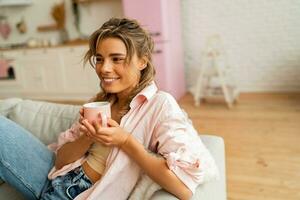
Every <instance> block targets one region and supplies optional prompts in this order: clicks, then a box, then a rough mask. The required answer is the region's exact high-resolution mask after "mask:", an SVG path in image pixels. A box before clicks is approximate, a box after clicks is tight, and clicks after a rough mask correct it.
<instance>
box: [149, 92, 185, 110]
mask: <svg viewBox="0 0 300 200" xmlns="http://www.w3.org/2000/svg"><path fill="white" fill-rule="evenodd" d="M151 101H153V102H154V103H155V104H157V105H160V108H161V109H163V110H166V111H168V113H169V114H170V113H173V112H174V113H177V112H181V108H180V106H179V105H178V103H177V101H176V99H175V98H174V97H173V96H172V95H171V94H169V93H168V92H165V91H161V90H159V91H157V92H156V94H155V95H154V96H153V98H151Z"/></svg>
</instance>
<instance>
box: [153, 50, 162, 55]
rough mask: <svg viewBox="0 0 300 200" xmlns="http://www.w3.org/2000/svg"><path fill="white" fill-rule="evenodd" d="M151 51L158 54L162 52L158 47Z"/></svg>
mask: <svg viewBox="0 0 300 200" xmlns="http://www.w3.org/2000/svg"><path fill="white" fill-rule="evenodd" d="M153 53H154V54H160V53H162V50H160V49H158V50H155V51H154V52H153Z"/></svg>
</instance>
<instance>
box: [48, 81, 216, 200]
mask: <svg viewBox="0 0 300 200" xmlns="http://www.w3.org/2000/svg"><path fill="white" fill-rule="evenodd" d="M120 126H121V127H122V128H124V129H125V130H126V131H128V132H129V133H131V134H132V135H133V136H134V137H135V138H136V139H137V140H138V141H139V142H140V143H142V144H143V145H144V146H145V147H147V148H148V149H150V150H151V151H153V152H156V153H159V154H161V155H162V156H163V157H164V158H165V159H166V161H167V165H168V167H169V169H170V170H172V171H173V172H174V173H175V174H176V176H177V177H178V178H179V179H180V180H181V181H182V182H183V183H184V184H185V185H186V186H187V187H188V188H189V189H190V190H191V191H192V192H193V193H194V192H195V189H196V187H197V186H198V185H199V184H201V183H203V182H205V181H208V180H210V179H212V178H215V177H216V176H218V170H217V167H216V165H215V162H214V160H213V158H212V156H211V155H210V153H209V152H208V150H207V149H206V147H205V146H204V145H203V143H202V141H201V139H200V137H199V136H198V133H197V131H196V130H195V129H194V127H193V125H192V123H191V121H190V120H189V119H188V118H187V115H186V113H185V112H184V111H183V110H182V109H181V108H180V107H179V105H178V104H177V102H176V100H175V99H174V98H173V97H172V96H171V95H170V94H168V93H166V92H162V91H158V89H157V87H156V85H155V83H152V84H151V85H149V86H147V87H146V88H145V89H144V90H142V91H141V92H140V93H139V94H138V95H136V96H135V97H134V99H133V100H132V102H131V103H130V110H129V112H128V113H127V114H126V115H125V116H124V117H123V118H122V119H121V122H120ZM78 127H79V125H78V123H77V124H74V125H73V126H72V127H71V128H70V129H68V130H67V131H65V132H63V133H61V134H60V136H59V138H58V143H57V144H53V145H51V147H52V150H57V149H58V148H59V147H60V146H61V145H63V144H64V143H66V142H69V141H74V140H76V138H78V136H79V132H78ZM84 161H85V157H82V158H80V159H79V160H77V161H75V162H74V163H71V164H68V165H66V166H64V167H63V168H62V169H60V170H56V169H55V167H54V168H53V169H52V170H51V171H50V173H49V175H48V178H49V179H54V178H55V177H57V176H59V175H64V174H66V173H67V172H69V171H70V170H72V169H74V168H76V167H78V166H79V165H81V164H82V163H83V162H84ZM149 165H151V163H149ZM141 172H142V171H141V168H140V167H139V166H138V165H137V164H136V163H135V162H134V161H133V160H131V159H130V157H129V156H128V155H127V154H125V153H124V152H123V151H122V150H120V149H118V148H116V147H115V148H112V151H111V152H110V154H109V156H108V159H107V161H106V169H105V172H104V175H103V176H102V178H101V180H100V181H98V182H96V183H95V184H94V185H93V186H92V187H91V188H90V189H88V190H86V191H84V192H83V193H81V194H80V195H79V196H77V197H76V200H81V199H91V200H96V199H127V198H128V196H129V195H130V192H131V191H132V189H133V188H134V186H135V184H136V183H137V181H138V178H139V176H140V174H141Z"/></svg>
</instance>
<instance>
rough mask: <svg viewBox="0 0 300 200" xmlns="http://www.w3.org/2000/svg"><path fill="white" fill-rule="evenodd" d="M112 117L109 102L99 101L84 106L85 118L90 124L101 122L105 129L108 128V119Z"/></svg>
mask: <svg viewBox="0 0 300 200" xmlns="http://www.w3.org/2000/svg"><path fill="white" fill-rule="evenodd" d="M108 117H111V111H110V103H109V102H107V101H99V102H92V103H86V104H84V105H83V118H85V119H87V120H88V121H89V122H90V123H92V122H93V121H100V120H101V124H102V126H103V127H106V126H107V118H108Z"/></svg>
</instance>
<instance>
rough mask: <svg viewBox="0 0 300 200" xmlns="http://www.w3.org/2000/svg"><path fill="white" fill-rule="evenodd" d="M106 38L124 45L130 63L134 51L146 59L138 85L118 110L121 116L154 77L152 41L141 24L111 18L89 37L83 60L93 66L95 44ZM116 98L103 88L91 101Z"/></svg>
mask: <svg viewBox="0 0 300 200" xmlns="http://www.w3.org/2000/svg"><path fill="white" fill-rule="evenodd" d="M106 38H118V39H120V40H121V41H122V42H123V43H124V44H125V46H126V59H125V60H126V62H127V63H130V61H131V59H132V57H133V56H134V54H135V53H136V55H137V57H138V58H140V59H141V58H144V59H146V64H147V66H146V67H145V68H144V69H143V70H142V71H141V76H140V80H139V83H138V85H137V86H136V87H135V88H134V89H133V90H132V91H131V94H130V95H129V96H128V98H127V101H126V104H125V106H124V107H123V108H122V109H121V110H120V113H119V115H120V116H121V117H122V116H124V115H125V114H126V113H127V112H128V111H129V109H130V108H129V104H130V102H131V101H132V99H133V98H134V97H135V96H136V95H137V94H138V93H139V92H140V91H142V90H143V89H144V88H145V87H146V86H148V85H149V84H150V83H151V82H152V81H153V80H154V77H155V69H154V66H153V63H152V53H153V48H154V42H153V40H152V38H151V36H150V34H149V33H148V32H147V31H146V30H144V29H143V28H142V27H141V25H140V24H139V23H138V22H137V21H136V20H132V19H127V18H111V19H110V20H108V21H107V22H105V23H104V24H103V25H102V26H101V27H100V28H99V29H98V30H96V31H95V32H94V33H93V34H92V35H91V36H90V38H89V50H88V51H87V53H86V54H85V56H84V62H85V63H87V62H89V63H90V65H91V66H92V67H93V68H95V64H96V63H95V56H96V51H97V46H98V45H99V43H100V42H101V41H103V40H104V39H106ZM116 100H117V96H116V94H113V93H106V92H105V91H104V90H103V88H102V92H99V93H98V94H97V95H96V96H95V97H94V98H93V99H92V100H91V101H109V102H111V103H114V102H115V101H116Z"/></svg>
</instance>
